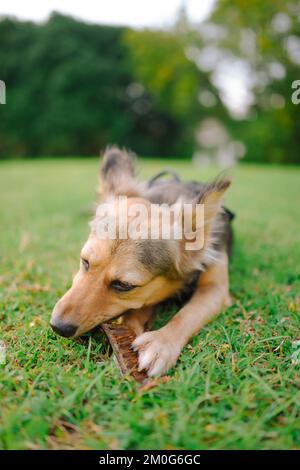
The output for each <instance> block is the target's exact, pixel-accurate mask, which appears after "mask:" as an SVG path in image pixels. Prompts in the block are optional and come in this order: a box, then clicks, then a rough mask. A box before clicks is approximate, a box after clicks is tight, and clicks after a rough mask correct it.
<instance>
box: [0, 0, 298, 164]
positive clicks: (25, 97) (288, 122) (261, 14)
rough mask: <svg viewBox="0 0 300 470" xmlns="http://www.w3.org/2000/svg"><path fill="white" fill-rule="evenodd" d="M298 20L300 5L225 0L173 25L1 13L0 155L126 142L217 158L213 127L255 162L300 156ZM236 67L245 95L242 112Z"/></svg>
mask: <svg viewBox="0 0 300 470" xmlns="http://www.w3.org/2000/svg"><path fill="white" fill-rule="evenodd" d="M299 18H300V10H299V3H298V1H296V0H290V1H289V2H280V1H279V0H266V1H265V2H263V3H262V2H258V1H256V0H253V1H252V2H251V3H249V2H246V1H244V0H219V1H218V2H216V5H215V8H214V10H213V12H212V14H211V16H210V18H209V19H208V20H207V21H206V22H205V23H202V24H201V25H195V24H190V23H189V22H188V20H187V17H186V16H185V13H184V10H181V12H180V15H179V17H178V21H177V23H176V24H175V25H174V27H172V28H170V29H169V30H165V31H163V30H143V31H137V30H133V29H130V28H124V27H122V28H121V27H110V26H101V25H90V24H85V23H82V22H80V21H77V20H74V19H73V18H69V17H66V16H62V15H59V14H53V15H52V16H51V18H50V19H49V20H48V22H47V23H45V24H43V25H37V24H33V23H30V22H21V21H17V20H15V19H2V20H0V45H1V46H0V79H1V80H4V81H5V83H6V87H7V104H6V105H4V106H3V105H1V106H0V157H2V158H12V157H15V156H31V157H38V156H44V155H58V156H64V155H95V154H98V153H99V149H101V148H103V147H104V146H105V145H107V144H108V143H118V144H119V145H125V146H129V147H132V148H134V149H135V150H136V151H137V152H138V153H140V154H143V155H152V156H153V155H157V156H178V157H185V156H191V155H192V154H195V153H196V152H198V153H199V152H200V154H202V153H203V152H204V153H205V154H207V155H208V156H209V158H210V157H212V156H213V153H214V152H216V149H215V148H214V147H213V146H212V145H211V143H209V144H208V145H207V142H205V139H204V140H203V138H202V136H203V135H205V132H206V131H207V128H209V126H210V125H211V124H212V123H213V124H214V126H215V127H212V128H211V129H212V130H211V133H212V136H213V138H214V134H216V133H217V130H216V129H223V130H222V132H223V134H222V135H225V133H226V135H227V136H228V137H226V139H225V138H223V140H222V139H221V140H220V142H219V149H218V151H219V152H220V149H221V151H223V152H224V148H225V147H226V146H227V147H228V146H230V145H231V148H233V147H232V143H233V144H234V145H235V146H236V147H234V148H239V149H241V148H243V149H244V151H242V152H240V156H241V155H242V154H243V153H245V158H246V159H248V160H253V161H266V162H291V163H299V162H300V154H299V151H298V148H299V144H300V142H299V140H300V133H299V113H300V105H298V106H297V105H295V104H293V103H292V101H291V94H292V91H293V90H292V88H291V86H292V83H293V81H294V80H297V79H300V76H299V65H300V38H299ZM234 71H235V74H236V77H237V79H238V81H239V82H240V84H241V86H242V88H243V90H242V93H244V95H245V96H244V98H243V99H242V101H241V102H240V104H239V103H238V102H237V103H235V108H234V102H235V98H236V95H238V93H241V89H240V90H239V89H238V87H237V86H236V83H235V81H234V80H235V77H234V75H233V79H232V83H231V73H233V72H234ZM216 123H218V126H219V127H218V126H217V127H216ZM203 126H204V127H203ZM203 128H204V130H205V132H204V131H203ZM199 136H200V137H199ZM217 141H218V138H217V136H216V142H217ZM227 147H226V148H227Z"/></svg>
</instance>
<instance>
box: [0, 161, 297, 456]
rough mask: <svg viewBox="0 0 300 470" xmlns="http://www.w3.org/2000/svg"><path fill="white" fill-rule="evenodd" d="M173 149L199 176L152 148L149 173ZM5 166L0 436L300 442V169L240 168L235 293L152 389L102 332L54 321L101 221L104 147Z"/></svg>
mask: <svg viewBox="0 0 300 470" xmlns="http://www.w3.org/2000/svg"><path fill="white" fill-rule="evenodd" d="M170 163H171V164H172V165H173V166H174V169H175V170H176V171H178V172H179V173H180V174H181V175H182V176H183V177H184V178H186V179H188V178H195V177H197V175H196V173H197V171H195V168H193V167H192V166H191V165H189V164H187V163H184V162H180V161H179V162H178V161H177V162H176V161H174V160H172V161H171V162H170V160H168V161H167V160H159V159H155V160H154V159H152V160H151V159H147V160H145V161H144V162H142V165H141V173H142V175H144V176H147V177H150V175H152V174H153V173H154V172H157V171H159V170H160V169H162V168H163V167H165V166H166V165H170ZM0 167H1V168H0V198H1V202H2V205H3V208H2V211H1V213H0V224H1V232H0V246H1V279H0V282H1V289H0V321H1V340H3V341H5V343H6V345H7V363H6V365H0V401H1V407H0V449H15V448H17V449H24V448H25V449H37V448H42V449H44V448H69V449H74V448H82V449H84V448H91V449H116V448H118V449H133V448H138V449H174V448H179V449H182V448H183V449H199V448H200V449H220V448H221V449H237V448H238V449H295V448H299V446H300V434H299V409H300V392H299V385H300V377H299V367H300V365H299V363H298V364H297V362H295V360H296V361H297V358H298V352H297V351H298V349H299V345H298V346H297V342H296V340H298V339H299V326H300V325H299V323H300V322H299V308H300V304H299V290H300V276H299V271H297V270H296V263H298V264H299V262H298V260H299V257H300V221H299V217H298V213H299V209H298V206H297V205H296V204H295V201H296V200H297V197H298V194H299V184H300V171H299V169H297V168H282V167H280V166H273V167H272V168H270V166H269V167H266V166H262V165H259V166H254V165H244V166H242V167H238V168H237V171H236V177H235V182H234V185H233V186H232V188H231V189H230V191H229V194H228V200H227V204H228V207H230V208H231V209H232V210H233V211H234V212H236V214H237V217H236V219H235V220H234V229H235V245H234V253H233V259H232V264H231V273H230V277H231V293H232V297H233V305H232V307H231V308H229V309H228V310H227V311H226V312H223V313H222V314H221V315H220V316H219V317H218V318H217V319H216V320H215V321H213V322H212V323H211V324H209V325H208V326H207V327H205V328H204V329H203V330H202V331H201V332H200V333H199V335H197V336H196V337H194V338H193V339H192V340H191V342H190V344H189V345H188V346H187V347H185V348H184V351H183V353H182V355H181V357H180V360H179V363H178V365H177V366H176V367H175V368H174V369H173V370H172V371H171V372H170V374H169V376H170V381H169V382H167V383H163V384H160V385H158V386H156V387H154V388H153V389H151V390H148V391H144V392H142V391H140V390H139V388H138V386H137V385H136V384H135V383H134V382H133V381H132V380H130V379H129V378H122V377H120V374H119V372H118V369H117V367H116V365H115V363H114V361H113V360H112V359H111V358H110V357H109V354H108V348H107V345H105V343H103V341H102V340H103V338H102V337H101V336H100V337H99V336H98V337H97V336H92V337H85V338H82V339H77V340H68V339H64V338H60V337H57V336H55V335H54V333H53V332H52V331H51V330H50V328H49V319H50V314H51V309H52V307H53V305H54V303H55V301H56V299H57V298H58V297H59V296H60V295H62V293H63V292H64V291H65V290H66V289H67V288H68V287H69V285H70V281H71V274H72V273H74V272H75V270H76V269H77V268H78V263H79V253H80V248H81V246H82V244H83V243H84V241H85V239H86V237H87V235H88V225H87V224H88V217H87V215H86V213H85V212H86V211H85V209H86V207H89V205H90V204H91V202H92V201H93V199H94V187H95V186H96V182H97V168H98V160H92V159H90V160H87V161H84V160H78V159H77V160H74V159H73V160H68V161H66V160H41V161H28V162H2V163H1V165H0ZM216 172H217V170H212V169H211V170H205V171H204V172H203V171H202V175H201V177H202V178H204V179H206V178H208V177H212V176H213V175H215V174H216ZM66 175H67V177H66ZM258 208H259V209H258ZM287 227H288V229H287ZM170 313H172V312H167V314H168V315H169V314H170ZM163 322H164V315H163V314H162V313H161V314H160V318H159V323H160V324H161V323H163ZM296 347H297V348H298V349H296Z"/></svg>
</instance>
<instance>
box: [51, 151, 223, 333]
mask: <svg viewBox="0 0 300 470" xmlns="http://www.w3.org/2000/svg"><path fill="white" fill-rule="evenodd" d="M228 185H229V183H225V182H224V181H223V182H219V183H218V184H217V185H216V184H214V185H210V186H207V187H206V189H205V191H203V193H202V194H201V196H199V198H198V202H204V204H206V206H207V217H206V223H205V232H207V234H208V233H209V227H210V226H211V222H212V220H213V219H214V218H215V216H216V214H217V213H218V211H219V209H220V205H221V199H222V195H223V193H224V191H225V189H226V188H227V187H228ZM100 192H101V197H102V203H101V204H100V205H99V207H98V210H97V213H96V216H95V218H94V220H93V221H92V223H91V233H90V235H89V238H88V240H87V242H86V243H85V244H84V246H83V248H82V250H81V254H80V268H79V271H78V272H77V274H76V275H75V277H74V279H73V283H72V286H71V288H70V289H69V290H68V291H67V292H66V293H65V295H64V296H63V297H62V298H61V299H60V300H59V301H58V302H57V304H56V305H55V307H54V310H53V312H52V318H51V326H52V328H53V329H54V331H56V332H57V333H59V334H61V335H62V336H66V337H71V336H79V335H81V334H83V333H85V332H87V331H89V330H90V329H92V328H94V327H95V326H97V325H98V324H100V323H102V322H104V321H107V320H109V319H112V318H114V317H117V316H119V315H121V314H123V313H125V312H126V311H128V310H131V309H139V308H141V307H143V306H147V305H151V304H152V305H155V304H157V303H159V302H161V301H163V300H165V299H166V298H168V297H170V296H171V295H173V294H174V293H175V292H177V291H178V290H179V289H180V288H181V287H182V286H183V284H184V282H185V280H186V277H187V275H188V274H189V273H190V272H192V271H193V270H195V258H197V263H198V266H199V265H200V264H201V262H202V261H203V259H204V258H205V253H206V248H207V247H208V245H209V244H208V243H206V244H205V243H204V246H203V248H202V249H201V250H199V252H198V253H197V256H195V253H193V252H191V253H190V254H189V253H187V252H185V250H184V248H183V243H182V240H175V239H169V240H168V239H164V238H163V237H159V238H158V239H151V237H148V238H146V239H145V238H139V237H128V236H127V233H125V232H126V230H125V232H124V226H126V229H127V230H128V224H129V225H130V222H131V221H133V220H135V222H137V221H136V212H135V210H136V207H139V208H140V209H141V208H142V209H143V208H144V211H143V210H142V211H140V213H139V220H138V224H137V223H135V228H137V225H139V226H141V225H143V223H144V222H148V224H146V225H147V230H148V231H151V224H150V221H149V214H150V212H151V211H150V205H151V203H150V201H149V200H148V199H147V198H146V197H145V194H146V186H145V184H144V183H142V182H138V181H137V180H136V179H135V175H134V168H133V164H132V158H131V157H130V156H129V155H128V154H127V153H126V152H121V151H120V150H118V149H111V150H109V151H107V152H106V154H105V156H104V159H103V163H102V168H101V181H100ZM119 195H122V196H126V197H127V199H126V204H127V206H126V207H127V212H126V214H125V218H124V206H123V205H122V204H123V202H122V201H121V202H120V199H119V198H118V196H119ZM104 206H105V211H104V212H105V214H106V216H107V215H108V216H111V215H112V214H109V211H111V213H113V214H114V216H115V217H116V218H115V220H117V224H116V226H115V229H116V230H115V235H116V236H113V237H112V236H109V235H108V233H106V236H99V230H98V229H99V225H100V226H101V227H102V228H103V214H104V212H103V211H102V212H101V209H102V208H103V207H104ZM107 207H108V208H109V210H108V213H107ZM99 209H100V210H99ZM131 209H134V210H131ZM161 217H162V213H161V212H158V213H156V222H157V224H158V226H159V224H160V223H161V221H162V219H161ZM180 217H182V214H181V213H180ZM105 220H106V221H107V219H105ZM109 220H111V219H109ZM154 222H155V221H154ZM171 222H172V223H173V224H174V223H176V220H175V219H174V218H173V220H172V221H171ZM105 223H106V222H105ZM151 223H152V224H153V221H152V219H151ZM101 224H102V225H101ZM122 233H123V235H122ZM102 235H103V234H102ZM205 247H206V248H205ZM201 253H202V255H201Z"/></svg>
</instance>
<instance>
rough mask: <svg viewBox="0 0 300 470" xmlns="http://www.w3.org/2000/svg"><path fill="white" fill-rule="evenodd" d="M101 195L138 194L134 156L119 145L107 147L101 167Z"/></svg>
mask: <svg viewBox="0 0 300 470" xmlns="http://www.w3.org/2000/svg"><path fill="white" fill-rule="evenodd" d="M98 192H99V193H100V194H101V195H108V194H114V195H119V194H121V195H127V196H130V195H136V192H137V188H136V179H135V172H134V157H133V155H132V154H130V153H129V152H127V151H126V150H120V149H119V148H118V147H109V148H107V149H106V151H105V153H104V155H103V158H102V161H101V167H100V187H99V191H98Z"/></svg>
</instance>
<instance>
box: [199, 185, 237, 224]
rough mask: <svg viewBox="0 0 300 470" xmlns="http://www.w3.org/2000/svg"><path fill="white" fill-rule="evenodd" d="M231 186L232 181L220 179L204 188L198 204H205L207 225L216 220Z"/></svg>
mask: <svg viewBox="0 0 300 470" xmlns="http://www.w3.org/2000/svg"><path fill="white" fill-rule="evenodd" d="M230 184H231V180H230V179H229V178H226V179H223V178H222V179H221V178H219V179H216V180H214V181H213V182H211V183H207V184H206V185H205V186H204V188H203V191H201V194H199V196H198V198H197V203H198V204H204V222H205V225H207V224H209V223H211V222H212V221H213V220H214V219H215V217H216V215H217V213H218V212H219V210H220V208H221V206H222V201H223V196H224V193H225V191H227V189H228V188H229V186H230Z"/></svg>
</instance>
